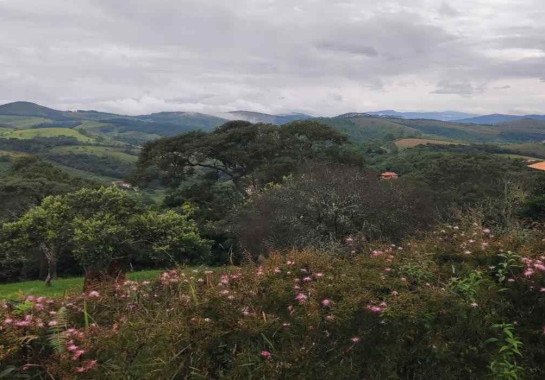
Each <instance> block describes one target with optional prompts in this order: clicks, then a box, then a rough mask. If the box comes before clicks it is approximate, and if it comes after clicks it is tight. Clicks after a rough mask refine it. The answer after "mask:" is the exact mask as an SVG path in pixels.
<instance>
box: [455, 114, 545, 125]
mask: <svg viewBox="0 0 545 380" xmlns="http://www.w3.org/2000/svg"><path fill="white" fill-rule="evenodd" d="M522 119H532V120H545V115H523V116H518V115H504V114H492V115H482V116H476V117H471V118H464V119H460V120H456V121H457V122H459V123H466V124H500V123H508V122H512V121H517V120H522Z"/></svg>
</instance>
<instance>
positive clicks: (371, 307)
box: [366, 305, 386, 314]
mask: <svg viewBox="0 0 545 380" xmlns="http://www.w3.org/2000/svg"><path fill="white" fill-rule="evenodd" d="M366 308H367V310H369V311H371V312H373V313H377V314H378V313H382V312H383V311H384V309H385V308H386V306H376V305H367V307H366Z"/></svg>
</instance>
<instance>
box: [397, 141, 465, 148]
mask: <svg viewBox="0 0 545 380" xmlns="http://www.w3.org/2000/svg"><path fill="white" fill-rule="evenodd" d="M395 144H396V146H397V147H398V148H400V149H406V148H414V147H415V146H418V145H426V144H437V145H452V144H460V143H457V142H454V141H446V140H432V139H418V138H409V139H400V140H397V141H396V142H395Z"/></svg>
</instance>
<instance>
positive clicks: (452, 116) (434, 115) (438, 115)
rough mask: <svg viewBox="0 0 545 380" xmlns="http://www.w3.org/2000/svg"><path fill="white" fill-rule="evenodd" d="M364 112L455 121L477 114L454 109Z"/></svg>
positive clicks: (406, 117) (377, 114)
mask: <svg viewBox="0 0 545 380" xmlns="http://www.w3.org/2000/svg"><path fill="white" fill-rule="evenodd" d="M366 113H367V114H369V115H373V116H388V117H398V118H401V119H433V120H441V121H455V120H460V119H468V118H472V117H475V116H479V115H476V114H471V113H465V112H456V111H443V112H398V111H394V110H384V111H374V112H366Z"/></svg>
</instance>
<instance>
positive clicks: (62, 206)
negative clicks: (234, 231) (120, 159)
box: [2, 187, 208, 285]
mask: <svg viewBox="0 0 545 380" xmlns="http://www.w3.org/2000/svg"><path fill="white" fill-rule="evenodd" d="M2 237H3V239H2V240H3V241H4V244H3V247H2V248H3V251H4V256H5V259H4V261H5V262H6V263H7V264H11V266H12V267H14V269H17V267H18V266H20V265H21V264H24V262H25V261H26V260H30V259H31V258H29V257H27V256H26V255H25V253H31V254H32V253H34V252H33V251H38V252H37V253H38V255H39V259H41V260H42V261H44V262H45V264H46V266H47V276H46V279H45V282H46V284H48V285H50V284H51V281H52V280H54V279H56V277H57V263H58V261H59V259H60V257H61V256H64V255H70V254H71V255H73V257H74V259H75V260H76V262H78V263H79V264H80V265H81V266H82V267H83V269H84V271H85V276H86V282H94V281H96V280H100V279H102V278H108V277H110V278H114V279H115V278H118V277H119V276H122V275H123V272H124V270H125V269H124V268H125V267H126V264H128V263H130V262H131V260H134V259H136V258H138V257H139V256H143V257H147V256H150V257H152V258H155V259H157V260H159V261H161V262H163V263H168V262H170V263H171V264H173V263H176V262H182V261H186V262H189V261H192V260H195V259H202V258H203V256H205V255H206V254H207V252H208V244H207V242H206V241H204V240H202V239H200V237H199V235H198V231H197V229H196V226H195V224H194V222H193V221H192V220H191V219H190V210H185V212H184V213H182V214H180V213H176V212H174V211H166V212H157V211H155V210H151V209H149V208H147V207H145V205H144V204H143V203H142V202H141V201H140V200H139V199H138V198H136V197H134V196H131V195H130V194H128V193H126V192H124V191H122V190H119V189H116V188H114V187H110V188H105V187H101V188H99V189H96V190H95V189H82V190H79V191H77V192H74V193H69V194H66V195H59V196H49V197H47V198H45V199H44V200H43V202H42V203H41V204H40V205H39V206H37V207H34V208H33V209H31V210H30V211H28V212H27V213H25V214H24V215H23V216H22V217H21V218H19V219H18V220H17V221H15V222H11V223H4V225H3V226H2Z"/></svg>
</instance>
